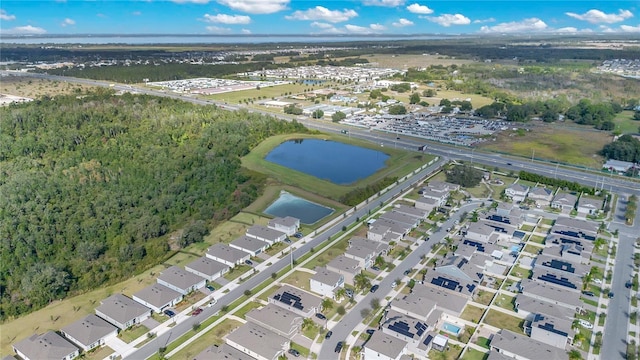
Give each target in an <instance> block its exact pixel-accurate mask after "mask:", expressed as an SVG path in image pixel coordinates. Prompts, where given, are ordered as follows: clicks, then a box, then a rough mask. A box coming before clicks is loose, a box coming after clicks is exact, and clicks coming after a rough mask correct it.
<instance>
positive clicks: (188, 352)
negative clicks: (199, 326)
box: [171, 319, 242, 360]
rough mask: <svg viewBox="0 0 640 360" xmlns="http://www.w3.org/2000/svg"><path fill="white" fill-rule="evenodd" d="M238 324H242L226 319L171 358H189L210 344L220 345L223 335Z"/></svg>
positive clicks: (185, 359)
mask: <svg viewBox="0 0 640 360" xmlns="http://www.w3.org/2000/svg"><path fill="white" fill-rule="evenodd" d="M240 325H242V323H240V322H239V321H236V320H232V319H226V320H224V321H223V322H221V323H220V324H219V325H218V326H216V327H214V328H213V329H211V330H210V331H208V332H207V333H206V334H204V335H203V336H202V337H201V338H200V339H198V341H194V342H192V343H191V344H189V346H187V347H185V348H184V349H182V350H181V351H180V352H178V353H177V354H176V355H175V356H172V357H171V358H172V359H180V360H183V359H184V360H191V359H193V358H195V356H196V355H198V354H199V353H201V352H202V351H203V350H204V349H206V348H208V347H209V346H211V345H222V344H223V343H224V340H223V337H224V336H225V335H228V334H229V333H231V332H232V331H233V330H235V329H237V328H238V327H240Z"/></svg>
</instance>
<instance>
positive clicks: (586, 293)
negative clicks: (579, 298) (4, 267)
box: [582, 291, 596, 297]
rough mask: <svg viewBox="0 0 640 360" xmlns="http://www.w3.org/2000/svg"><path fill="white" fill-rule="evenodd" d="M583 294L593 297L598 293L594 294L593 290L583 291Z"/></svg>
mask: <svg viewBox="0 0 640 360" xmlns="http://www.w3.org/2000/svg"><path fill="white" fill-rule="evenodd" d="M582 295H586V296H591V297H594V296H596V294H594V293H593V292H592V291H583V292H582Z"/></svg>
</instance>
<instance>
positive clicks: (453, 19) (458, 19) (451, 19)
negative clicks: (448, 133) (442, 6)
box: [427, 14, 471, 27]
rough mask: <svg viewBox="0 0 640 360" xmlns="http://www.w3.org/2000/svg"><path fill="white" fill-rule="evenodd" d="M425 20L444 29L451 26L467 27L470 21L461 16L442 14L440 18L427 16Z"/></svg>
mask: <svg viewBox="0 0 640 360" xmlns="http://www.w3.org/2000/svg"><path fill="white" fill-rule="evenodd" d="M427 20H429V21H431V22H434V23H436V24H439V25H442V26H444V27H449V26H451V25H469V24H471V20H470V19H469V18H468V17H466V16H464V15H462V14H442V15H440V16H429V17H427Z"/></svg>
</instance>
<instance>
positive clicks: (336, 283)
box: [309, 267, 344, 299]
mask: <svg viewBox="0 0 640 360" xmlns="http://www.w3.org/2000/svg"><path fill="white" fill-rule="evenodd" d="M309 287H310V289H311V291H313V292H314V293H316V294H320V295H322V296H326V297H328V298H330V299H334V298H335V291H336V290H337V289H338V288H341V287H344V276H343V275H341V274H338V273H337V272H334V271H331V270H328V269H327V268H325V267H321V268H316V273H315V274H314V275H313V276H312V277H311V278H310V279H309Z"/></svg>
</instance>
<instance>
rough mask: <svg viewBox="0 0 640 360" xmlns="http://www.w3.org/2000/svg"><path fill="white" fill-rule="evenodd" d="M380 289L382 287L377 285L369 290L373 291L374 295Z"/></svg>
mask: <svg viewBox="0 0 640 360" xmlns="http://www.w3.org/2000/svg"><path fill="white" fill-rule="evenodd" d="M379 287H380V285H377V284H376V285H373V286H372V287H371V290H369V291H371V292H372V293H374V292H376V291H377V290H378V288H379Z"/></svg>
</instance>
